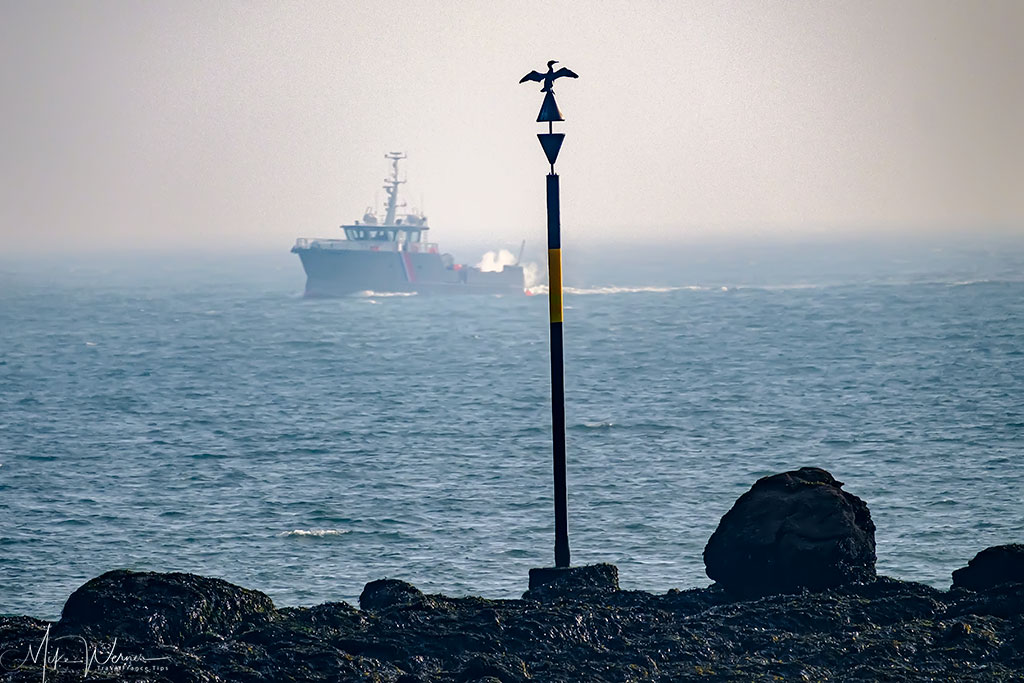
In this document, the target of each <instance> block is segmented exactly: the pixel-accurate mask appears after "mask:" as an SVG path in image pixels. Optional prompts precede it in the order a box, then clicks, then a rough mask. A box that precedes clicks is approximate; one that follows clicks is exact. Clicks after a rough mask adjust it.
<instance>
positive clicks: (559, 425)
mask: <svg viewBox="0 0 1024 683" xmlns="http://www.w3.org/2000/svg"><path fill="white" fill-rule="evenodd" d="M557 63H558V62H555V61H550V62H548V71H547V73H546V74H541V73H538V72H536V71H531V72H530V73H528V74H527V75H526V76H524V77H523V79H522V80H521V81H519V82H520V83H523V82H525V81H536V82H538V83H541V82H542V83H544V87H543V88H541V92H543V93H545V94H544V103H543V104H542V105H541V107H540V114H538V115H537V122H538V123H547V124H548V132H547V133H538V134H537V138H538V139H539V140H540V146H541V147H542V148H543V149H544V155H545V156H546V157H547V159H548V163H549V164H550V165H551V171H550V173H548V176H547V204H548V308H549V313H550V320H551V328H550V332H551V426H552V432H551V433H552V452H553V456H554V474H555V567H568V566H569V512H568V498H567V495H566V476H565V368H564V361H563V354H562V235H561V218H560V207H559V197H558V174H557V173H555V160H556V159H558V152H559V150H561V149H562V141H563V140H564V139H565V133H555V132H554V130H553V124H554V122H555V121H564V120H565V119H564V118H562V112H560V111H559V110H558V104H557V103H556V102H555V93H554V91H553V90H552V89H551V86H552V83H554V81H555V79H557V78H562V77H563V76H568V77H570V78H578V76H577V75H576V74H574V73H573V72H572V71H569V69H566V68H561V69H559V70H558V71H555V70H554V67H553V65H554V64H557Z"/></svg>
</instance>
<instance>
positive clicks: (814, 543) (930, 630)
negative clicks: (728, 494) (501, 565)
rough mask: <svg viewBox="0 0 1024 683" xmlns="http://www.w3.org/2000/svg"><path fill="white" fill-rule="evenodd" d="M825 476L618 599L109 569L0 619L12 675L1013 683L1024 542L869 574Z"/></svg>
mask: <svg viewBox="0 0 1024 683" xmlns="http://www.w3.org/2000/svg"><path fill="white" fill-rule="evenodd" d="M841 488H842V484H841V483H840V482H836V481H835V480H834V479H833V478H832V477H831V475H829V474H828V473H827V472H824V471H823V470H817V469H812V468H805V469H801V470H798V471H795V472H787V473H783V474H780V475H775V476H773V477H766V478H765V479H762V480H759V481H758V482H757V483H755V484H754V486H753V487H752V488H751V490H750V491H749V492H747V493H746V494H744V496H742V497H741V498H740V499H739V500H738V501H737V503H736V506H734V508H733V509H732V510H731V511H730V512H729V513H728V514H727V515H726V516H725V517H723V519H722V523H721V524H720V525H719V528H718V530H717V531H716V532H715V535H714V536H712V539H711V540H710V541H709V543H708V548H707V549H706V550H705V562H706V565H707V567H708V575H709V576H711V577H712V578H714V579H716V583H715V584H714V585H712V586H710V587H708V588H698V589H692V590H685V591H678V590H672V591H669V592H668V593H666V594H662V595H654V594H650V593H646V592H643V591H623V590H619V588H618V572H617V570H616V568H615V567H613V566H612V565H607V564H604V565H592V566H587V567H573V568H570V569H538V570H533V571H531V576H530V584H529V590H527V591H526V592H525V593H524V595H523V598H522V599H520V600H487V599H484V598H478V597H465V598H451V597H446V596H443V595H425V594H423V593H421V592H420V591H419V590H417V589H416V588H415V587H414V586H412V585H411V584H408V583H405V582H402V581H397V580H392V579H383V580H380V581H374V582H371V583H369V584H367V585H366V587H365V588H364V590H363V593H362V595H361V596H360V599H359V609H357V608H356V607H354V606H351V605H348V604H346V603H342V602H339V603H325V604H323V605H318V606H316V607H308V608H305V607H284V608H275V606H274V605H273V602H272V601H271V600H270V598H269V597H268V596H266V595H264V594H263V593H260V592H258V591H254V590H249V589H245V588H241V587H238V586H235V585H232V584H230V583H227V582H225V581H222V580H219V579H212V578H205V577H201V576H196V575H192V574H159V573H152V572H129V571H124V570H117V571H112V572H108V573H106V574H103V575H102V576H100V577H97V578H95V579H93V580H91V581H89V582H88V583H86V584H85V585H83V586H82V587H81V588H79V589H78V590H76V591H75V592H74V593H73V594H72V595H71V596H70V597H69V598H68V601H67V603H66V604H65V606H64V610H63V612H62V615H61V619H60V620H59V621H58V622H55V623H50V622H46V621H40V620H36V619H31V618H28V617H0V652H2V653H3V654H2V657H0V680H3V681H12V682H13V681H18V682H21V681H25V682H27V681H40V680H45V681H57V682H59V681H79V680H95V681H113V680H117V681H181V682H193V681H194V682H206V681H211V682H212V681H240V682H245V681H282V682H283V681H339V680H340V681H382V682H387V683H415V682H427V681H445V682H448V681H451V682H460V683H461V682H465V681H487V682H488V683H494V682H495V681H502V682H505V683H509V682H512V681H517V682H518V681H685V680H787V681H788V680H809V681H826V680H842V681H846V680H858V681H859V680H864V681H867V680H872V681H878V680H899V681H903V680H953V681H962V680H978V681H982V680H984V681H989V680H1022V679H1024V546H1022V545H1016V544H1014V545H1007V546H998V547H995V548H989V549H987V550H985V551H983V552H981V553H979V554H978V556H976V557H975V558H974V559H973V560H972V561H971V562H970V564H969V565H968V566H967V567H965V568H963V569H960V570H957V571H956V572H954V575H953V577H952V578H953V585H952V587H951V589H950V590H948V591H942V590H938V589H935V588H932V587H929V586H925V585H923V584H918V583H912V582H906V581H899V580H896V579H891V578H887V577H879V576H876V575H875V572H874V561H875V557H874V525H873V524H872V523H871V520H870V514H869V513H868V511H867V506H866V505H865V504H864V503H863V501H861V500H860V499H859V498H857V497H856V496H852V495H851V494H848V493H846V492H845V491H842V490H841Z"/></svg>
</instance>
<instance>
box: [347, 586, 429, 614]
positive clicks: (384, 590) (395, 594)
mask: <svg viewBox="0 0 1024 683" xmlns="http://www.w3.org/2000/svg"><path fill="white" fill-rule="evenodd" d="M424 600H425V596H424V595H423V593H422V592H421V591H420V589H419V588H417V587H416V586H414V585H412V584H411V583H407V582H405V581H399V580H398V579H378V580H377V581H371V582H370V583H368V584H366V585H365V586H363V592H362V593H360V595H359V608H360V609H362V610H363V611H366V612H379V611H381V610H386V609H390V608H392V607H405V606H408V605H415V604H422V603H423V602H424Z"/></svg>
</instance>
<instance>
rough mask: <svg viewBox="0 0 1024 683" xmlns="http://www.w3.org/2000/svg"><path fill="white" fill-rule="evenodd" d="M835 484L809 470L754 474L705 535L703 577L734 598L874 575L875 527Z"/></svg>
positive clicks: (856, 502) (855, 499) (865, 508)
mask: <svg viewBox="0 0 1024 683" xmlns="http://www.w3.org/2000/svg"><path fill="white" fill-rule="evenodd" d="M842 486H843V484H842V482H839V481H836V480H835V478H833V477H832V475H831V474H829V473H828V472H826V471H825V470H822V469H819V468H816V467H803V468H801V469H799V470H796V471H793V472H784V473H782V474H776V475H772V476H769V477H764V478H762V479H759V480H758V481H757V482H755V483H754V485H753V486H752V487H751V488H750V490H749V491H747V492H746V493H744V494H743V495H742V496H740V497H739V499H738V500H737V501H736V503H735V504H734V505H733V507H732V509H731V510H729V512H727V513H726V514H725V516H724V517H722V520H721V522H720V523H719V525H718V528H717V529H716V530H715V533H714V534H712V535H711V538H710V539H709V540H708V544H707V546H706V547H705V548H704V565H705V568H706V571H707V575H708V576H709V577H710V578H712V579H714V580H715V581H717V582H718V583H719V584H720V585H721V586H722V588H724V589H725V590H726V591H728V592H729V593H731V594H733V595H736V596H739V597H760V596H764V595H771V594H775V593H792V592H799V591H800V590H801V589H804V588H808V589H811V590H822V589H825V588H829V587H833V586H840V585H843V584H846V583H851V582H856V581H870V580H873V579H874V578H875V525H874V523H873V522H872V521H871V513H870V512H869V511H868V506H867V504H866V503H865V502H864V501H863V500H861V499H860V498H858V497H857V496H854V495H852V494H850V493H847V492H845V491H843V490H842Z"/></svg>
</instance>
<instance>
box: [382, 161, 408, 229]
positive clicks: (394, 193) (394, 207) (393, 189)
mask: <svg viewBox="0 0 1024 683" xmlns="http://www.w3.org/2000/svg"><path fill="white" fill-rule="evenodd" d="M405 157H406V155H405V153H404V152H391V153H390V154H385V155H384V158H385V159H389V160H390V161H391V177H390V178H386V179H385V180H384V182H385V183H387V184H386V185H384V191H385V192H387V194H388V201H387V215H386V216H385V217H384V225H394V224H395V217H396V213H397V211H398V186H399V185H401V184H402V183H404V182H405V181H404V180H399V179H398V162H399V161H401V160H402V159H404V158H405Z"/></svg>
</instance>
